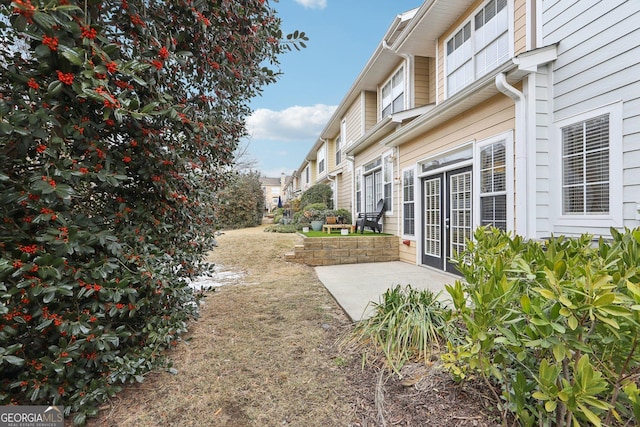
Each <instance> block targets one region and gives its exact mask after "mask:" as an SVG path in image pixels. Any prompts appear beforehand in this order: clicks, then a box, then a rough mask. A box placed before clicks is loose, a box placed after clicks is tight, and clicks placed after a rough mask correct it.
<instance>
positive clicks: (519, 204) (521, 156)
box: [495, 72, 530, 236]
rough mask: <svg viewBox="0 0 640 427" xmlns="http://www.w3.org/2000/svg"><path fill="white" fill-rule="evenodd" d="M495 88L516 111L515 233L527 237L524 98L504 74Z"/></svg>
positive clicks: (499, 74) (498, 78) (526, 143)
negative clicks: (509, 101) (511, 103)
mask: <svg viewBox="0 0 640 427" xmlns="http://www.w3.org/2000/svg"><path fill="white" fill-rule="evenodd" d="M495 80H496V87H497V88H498V90H499V91H500V92H502V93H503V94H505V95H507V96H508V97H509V98H511V99H513V101H514V103H515V109H516V124H515V128H516V129H515V148H514V152H515V170H516V174H517V175H516V184H515V193H516V194H515V216H516V223H515V232H516V234H519V235H521V236H527V229H528V227H527V222H528V215H527V207H528V203H527V194H528V190H529V187H530V185H529V182H528V181H529V179H528V178H529V173H528V163H529V162H528V158H527V151H528V149H527V145H528V144H529V141H528V140H527V120H526V98H525V96H524V94H523V93H522V92H520V91H519V90H518V89H516V88H515V87H513V86H511V85H510V84H509V83H508V82H507V75H506V73H504V72H502V73H498V74H496V79H495Z"/></svg>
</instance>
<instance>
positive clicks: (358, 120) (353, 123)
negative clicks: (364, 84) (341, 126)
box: [344, 97, 364, 145]
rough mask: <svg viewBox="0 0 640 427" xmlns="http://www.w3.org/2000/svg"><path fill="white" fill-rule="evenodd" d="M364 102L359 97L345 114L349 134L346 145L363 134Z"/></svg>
mask: <svg viewBox="0 0 640 427" xmlns="http://www.w3.org/2000/svg"><path fill="white" fill-rule="evenodd" d="M363 114H364V112H363V102H362V100H361V98H360V97H358V98H357V99H356V100H355V101H354V102H353V104H351V105H350V106H349V109H348V110H347V112H346V113H345V115H344V119H345V120H346V121H347V135H346V137H345V143H346V145H348V144H350V143H351V142H353V141H355V140H356V139H358V138H360V137H361V136H362V134H363V129H362V128H363V125H362V123H363V118H362V117H363Z"/></svg>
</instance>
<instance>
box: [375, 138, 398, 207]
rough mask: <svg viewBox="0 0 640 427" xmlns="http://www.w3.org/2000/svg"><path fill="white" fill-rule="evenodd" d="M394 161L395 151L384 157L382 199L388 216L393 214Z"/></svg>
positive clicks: (387, 153)
mask: <svg viewBox="0 0 640 427" xmlns="http://www.w3.org/2000/svg"><path fill="white" fill-rule="evenodd" d="M394 161H395V157H394V156H393V150H390V151H387V152H385V153H384V154H383V155H382V198H383V199H384V201H385V207H384V211H385V212H386V213H387V214H391V213H393V200H394V199H393V193H394V192H393V174H394V165H393V163H394ZM387 189H388V190H387ZM387 191H389V195H388V197H387V194H386V192H387ZM376 203H377V202H376Z"/></svg>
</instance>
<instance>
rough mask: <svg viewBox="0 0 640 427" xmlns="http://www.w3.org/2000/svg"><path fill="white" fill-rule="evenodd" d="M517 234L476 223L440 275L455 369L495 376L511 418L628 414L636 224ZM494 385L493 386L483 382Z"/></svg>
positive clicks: (527, 421) (637, 359)
mask: <svg viewBox="0 0 640 427" xmlns="http://www.w3.org/2000/svg"><path fill="white" fill-rule="evenodd" d="M611 233H612V236H613V240H612V241H610V242H608V241H605V240H603V239H600V240H599V241H598V242H597V244H594V243H593V241H592V238H591V236H590V235H583V236H581V237H580V238H575V239H568V238H563V237H553V238H551V239H549V240H548V241H546V242H544V243H541V242H536V241H524V240H523V239H522V238H521V237H518V236H511V235H508V234H506V233H504V232H501V231H499V230H496V229H487V228H479V229H478V230H477V231H476V232H475V234H474V241H472V242H469V243H468V246H467V250H466V251H465V252H463V253H461V254H459V255H458V256H457V258H456V261H457V265H458V269H459V270H460V271H461V272H462V274H463V275H464V278H465V281H461V280H458V281H456V282H455V284H454V285H448V286H447V291H448V292H449V293H450V294H451V297H452V299H453V303H454V306H455V313H454V319H457V320H458V321H459V322H461V323H462V324H463V325H464V327H465V331H464V332H465V333H464V334H463V335H462V336H459V337H458V340H457V341H456V342H453V343H451V344H450V345H449V347H450V352H449V353H448V354H447V355H445V356H444V359H445V361H446V362H447V363H446V366H447V367H448V369H449V370H450V371H451V372H452V374H453V375H454V376H455V377H456V378H458V379H463V378H464V377H466V376H468V375H472V374H478V375H480V376H481V377H482V378H484V379H485V380H486V381H487V384H488V385H489V386H490V387H492V386H493V385H494V384H495V385H497V386H498V388H499V393H498V392H496V395H498V394H499V396H500V398H501V399H502V400H503V401H504V402H505V406H504V408H503V409H504V410H505V411H511V412H513V413H514V414H515V416H516V417H517V419H518V420H519V422H520V423H522V424H523V425H526V426H533V425H545V426H546V425H567V426H568V425H572V424H573V425H579V424H582V423H587V424H592V425H595V426H600V425H612V423H614V422H616V421H617V422H619V423H620V425H623V424H625V423H626V425H629V423H631V424H637V422H638V414H640V401H639V400H638V388H637V384H636V382H637V375H638V370H639V369H640V354H639V352H638V338H639V336H638V334H639V331H640V329H639V328H638V326H639V324H638V322H639V320H640V316H639V314H640V304H639V303H640V271H639V270H638V266H637V262H638V259H639V258H638V256H640V229H636V230H633V231H629V230H626V231H625V232H624V233H620V232H618V231H616V230H613V229H612V230H611ZM492 390H493V387H492Z"/></svg>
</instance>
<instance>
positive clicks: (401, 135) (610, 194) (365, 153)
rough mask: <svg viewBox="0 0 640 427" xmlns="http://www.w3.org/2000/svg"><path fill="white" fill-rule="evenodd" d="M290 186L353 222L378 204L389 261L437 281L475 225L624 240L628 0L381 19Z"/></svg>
mask: <svg viewBox="0 0 640 427" xmlns="http://www.w3.org/2000/svg"><path fill="white" fill-rule="evenodd" d="M295 175H296V176H297V179H298V183H297V187H295V189H296V190H297V191H303V190H304V189H306V188H308V187H309V186H310V185H313V184H315V183H317V182H326V183H329V184H330V185H332V187H333V189H334V204H335V206H336V207H340V208H346V209H349V210H351V211H352V212H353V213H354V215H355V214H356V213H357V212H363V211H373V210H374V207H375V206H376V204H377V202H378V200H380V199H384V201H385V215H384V217H383V229H384V232H385V233H391V234H394V235H396V236H398V245H399V247H400V254H401V259H402V260H403V261H406V262H410V263H415V264H418V265H426V266H431V267H433V268H437V269H440V270H444V271H452V272H453V271H454V268H453V266H452V265H451V264H450V263H449V262H448V259H449V257H450V256H452V255H454V254H455V253H456V252H458V251H460V250H461V249H463V248H464V247H465V241H466V240H467V239H469V238H470V237H471V235H472V232H473V229H474V228H476V227H478V226H480V225H493V226H496V227H499V228H501V229H504V230H507V231H511V232H515V233H517V234H519V235H522V236H525V237H527V238H534V239H538V238H545V237H547V236H550V235H552V234H564V235H569V236H574V235H579V234H582V233H584V232H589V233H592V234H594V235H596V236H607V235H609V234H610V231H609V229H610V227H615V228H618V229H621V228H623V227H629V228H633V227H637V226H638V225H640V1H638V0H626V1H625V0H607V1H597V0H580V1H574V0H489V1H486V0H476V1H471V0H426V1H425V2H424V3H423V4H422V5H421V6H420V7H418V8H416V9H413V10H410V11H407V12H406V13H403V14H400V15H398V16H397V17H395V19H394V20H393V22H392V24H391V25H390V27H389V29H388V31H387V32H386V34H385V35H384V37H383V39H382V40H381V41H380V43H379V44H378V46H377V47H376V49H375V51H374V53H373V55H372V56H371V57H370V59H369V61H368V62H367V64H365V66H364V68H363V69H362V71H361V73H360V74H359V76H358V77H357V79H356V81H355V82H354V83H353V84H352V86H351V88H350V90H349V91H348V93H347V94H346V95H345V97H344V98H343V100H342V102H341V103H340V105H339V106H338V108H337V110H336V111H335V113H334V115H333V116H332V117H331V119H330V120H329V122H328V123H327V125H326V126H325V128H324V129H323V131H322V132H321V134H320V135H319V137H318V139H317V142H316V144H315V145H314V146H313V147H312V148H311V150H310V151H309V153H308V155H307V157H306V158H305V159H304V161H303V162H302V165H301V167H300V169H299V170H298V171H296V174H295ZM292 184H294V183H293V181H292ZM293 188H294V187H292V191H293Z"/></svg>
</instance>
